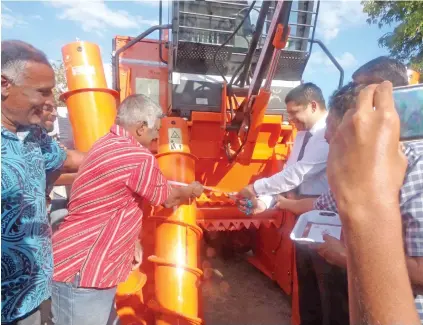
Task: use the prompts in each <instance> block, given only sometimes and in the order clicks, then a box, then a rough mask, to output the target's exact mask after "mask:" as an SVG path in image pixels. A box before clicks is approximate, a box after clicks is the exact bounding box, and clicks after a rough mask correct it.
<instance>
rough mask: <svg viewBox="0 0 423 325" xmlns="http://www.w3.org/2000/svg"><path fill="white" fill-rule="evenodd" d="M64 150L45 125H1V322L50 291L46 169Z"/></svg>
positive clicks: (59, 159) (16, 315)
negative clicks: (14, 128) (14, 129)
mask: <svg viewBox="0 0 423 325" xmlns="http://www.w3.org/2000/svg"><path fill="white" fill-rule="evenodd" d="M65 160H66V152H65V151H64V150H63V149H61V148H60V147H59V145H58V144H57V142H56V141H54V140H53V139H52V138H51V137H50V136H48V135H47V133H46V132H45V131H43V130H42V129H41V128H39V127H36V126H31V127H28V128H24V129H22V130H18V132H17V133H16V134H15V133H12V132H10V131H9V130H7V129H6V128H4V127H3V126H2V128H1V322H2V323H3V322H12V321H14V320H15V319H17V318H20V317H22V316H25V315H26V314H27V313H29V312H31V311H32V310H34V309H35V308H37V307H39V306H40V304H41V303H42V302H43V301H44V300H46V299H48V298H49V297H50V295H51V293H50V290H51V289H50V287H51V279H52V273H53V254H52V244H51V228H50V224H49V220H48V217H47V213H46V197H45V191H46V173H48V172H52V171H54V170H57V169H59V168H60V167H61V166H62V165H63V162H64V161H65Z"/></svg>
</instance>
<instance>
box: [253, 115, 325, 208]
mask: <svg viewBox="0 0 423 325" xmlns="http://www.w3.org/2000/svg"><path fill="white" fill-rule="evenodd" d="M326 117H327V114H325V115H324V116H323V117H322V118H321V119H320V120H318V121H317V122H316V124H314V126H313V127H312V128H311V129H310V130H309V132H310V133H311V137H310V139H309V141H308V143H307V145H306V146H305V150H304V155H303V158H302V159H301V160H300V161H297V160H298V155H299V153H300V151H301V147H302V145H303V141H304V136H305V134H306V131H300V132H298V133H297V136H296V137H295V141H294V146H293V148H292V152H291V154H290V156H289V158H288V161H287V162H286V164H285V167H284V169H283V170H282V171H280V172H279V173H277V174H275V175H273V176H271V177H267V178H262V179H259V180H257V181H256V182H254V184H253V186H254V190H255V191H256V193H257V195H258V196H259V198H260V199H261V200H262V201H263V202H265V203H266V205H267V206H268V207H269V206H270V205H271V203H272V196H273V195H275V194H280V193H284V192H288V191H291V190H293V189H295V188H297V187H298V189H299V194H301V195H316V196H317V195H320V194H322V193H325V192H327V191H328V190H329V185H328V181H327V176H326V163H327V158H328V153H329V144H328V143H327V142H326V140H325V131H326Z"/></svg>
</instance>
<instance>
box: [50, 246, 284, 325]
mask: <svg viewBox="0 0 423 325" xmlns="http://www.w3.org/2000/svg"><path fill="white" fill-rule="evenodd" d="M207 252H208V254H205V255H208V257H207V258H205V260H204V262H203V265H202V267H203V270H204V274H205V278H207V280H205V281H204V282H203V286H202V293H203V296H202V299H203V301H202V302H203V318H204V323H205V325H290V319H291V306H290V302H289V301H290V299H289V297H287V296H286V295H285V294H284V293H283V291H282V289H280V288H279V286H278V285H277V284H276V283H275V282H273V281H271V280H270V279H269V278H267V277H266V276H265V275H264V274H262V273H261V272H260V271H258V270H257V269H256V268H255V267H254V266H252V265H251V264H249V263H248V262H247V261H246V260H245V256H239V255H238V256H236V257H232V258H231V259H229V260H224V259H223V258H222V257H220V256H214V255H215V253H214V252H213V250H212V249H208V251H207ZM49 307H50V306H49V303H47V304H46V305H45V308H43V310H42V311H43V312H42V314H43V322H42V324H43V325H49V324H48V322H47V318H48V313H49ZM81 325H82V324H81Z"/></svg>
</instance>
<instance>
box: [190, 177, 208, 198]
mask: <svg viewBox="0 0 423 325" xmlns="http://www.w3.org/2000/svg"><path fill="white" fill-rule="evenodd" d="M187 190H188V193H190V195H189V196H190V197H191V198H192V199H194V198H196V197H200V196H201V194H203V192H204V187H203V185H201V183H199V182H196V181H195V182H192V183H191V184H189V185H188V186H187Z"/></svg>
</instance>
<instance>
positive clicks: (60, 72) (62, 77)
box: [51, 61, 68, 106]
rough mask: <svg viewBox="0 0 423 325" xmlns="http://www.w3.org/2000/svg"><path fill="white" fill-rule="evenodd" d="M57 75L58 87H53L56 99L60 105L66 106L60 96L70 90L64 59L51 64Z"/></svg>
mask: <svg viewBox="0 0 423 325" xmlns="http://www.w3.org/2000/svg"><path fill="white" fill-rule="evenodd" d="M51 66H52V67H53V70H54V73H55V76H56V87H55V88H54V89H53V94H54V99H55V100H56V103H57V105H58V106H66V105H65V103H64V102H62V101H61V100H60V99H59V97H60V95H61V94H63V93H64V92H66V91H67V90H68V83H67V81H66V71H65V66H64V64H63V62H62V61H56V62H53V63H52V64H51Z"/></svg>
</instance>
